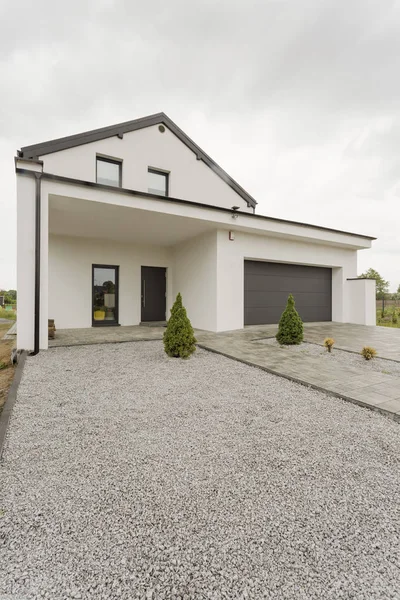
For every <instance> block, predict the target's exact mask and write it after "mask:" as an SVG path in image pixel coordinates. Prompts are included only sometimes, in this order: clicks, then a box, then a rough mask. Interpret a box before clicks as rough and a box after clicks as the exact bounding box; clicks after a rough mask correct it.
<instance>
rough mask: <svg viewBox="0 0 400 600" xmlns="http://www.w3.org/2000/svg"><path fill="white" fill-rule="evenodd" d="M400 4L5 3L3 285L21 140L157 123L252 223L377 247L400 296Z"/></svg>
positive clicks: (269, 0)
mask: <svg viewBox="0 0 400 600" xmlns="http://www.w3.org/2000/svg"><path fill="white" fill-rule="evenodd" d="M399 75H400V1H392V0H346V1H344V0H342V1H339V0H257V1H255V0H202V1H201V2H199V1H196V2H194V1H191V0H168V2H166V1H165V0H162V1H161V0H152V1H151V2H138V1H137V0H125V1H124V0H93V1H92V0H90V1H87V0H69V1H68V3H59V2H55V1H54V0H35V2H32V1H31V0H19V1H18V2H5V1H3V2H0V85H1V88H0V173H1V181H2V185H1V192H0V240H1V250H0V287H1V286H4V287H6V288H10V287H15V285H16V274H15V255H16V209H15V174H14V162H13V158H14V156H15V151H16V149H17V148H20V147H21V146H24V145H27V144H33V143H37V142H42V141H46V140H48V139H52V138H56V137H61V136H65V135H70V134H74V133H79V132H81V131H85V130H88V129H92V128H97V127H103V126H106V125H112V124H114V123H118V122H121V121H126V120H130V119H135V118H137V117H141V116H144V115H147V114H152V113H155V112H159V111H164V112H165V113H167V114H168V116H169V117H171V118H172V120H173V121H175V122H176V123H177V125H179V126H180V127H181V128H182V129H183V130H184V131H185V132H186V133H187V134H188V135H189V136H190V137H191V138H193V139H194V140H195V141H196V142H197V143H198V144H199V145H200V146H201V147H202V148H203V149H204V150H205V151H206V152H207V153H208V154H209V155H210V156H212V158H214V160H216V161H217V162H218V163H219V164H220V165H221V166H222V167H223V168H224V169H225V170H226V171H227V172H228V173H229V174H230V175H231V176H232V177H234V179H236V180H237V181H238V182H239V183H240V184H241V185H242V186H243V187H244V188H245V189H246V190H247V191H248V192H249V193H250V194H251V195H252V196H254V198H255V199H256V200H257V201H258V207H257V212H259V213H262V214H266V215H270V216H274V217H283V218H285V219H293V220H299V221H306V222H309V223H316V224H319V225H325V226H328V227H334V228H339V229H345V230H349V231H354V232H357V233H364V234H367V235H372V236H376V237H378V240H377V241H376V242H374V244H373V249H372V250H364V251H362V252H360V253H359V274H360V273H361V272H362V271H363V270H365V269H366V268H368V267H370V266H371V267H373V268H375V269H377V270H378V271H379V272H380V273H381V275H382V276H383V277H385V279H388V280H389V281H390V283H391V286H390V288H391V291H395V290H396V289H397V287H398V285H399V284H400V235H399V225H400V76H399Z"/></svg>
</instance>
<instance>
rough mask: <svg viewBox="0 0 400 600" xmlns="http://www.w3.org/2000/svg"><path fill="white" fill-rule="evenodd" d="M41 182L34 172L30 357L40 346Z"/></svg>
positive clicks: (36, 352) (39, 176) (40, 174)
mask: <svg viewBox="0 0 400 600" xmlns="http://www.w3.org/2000/svg"><path fill="white" fill-rule="evenodd" d="M41 181H42V173H36V172H35V319H34V348H33V352H31V356H36V354H38V353H39V345H40V242H41V234H40V221H41V213H42V211H41Z"/></svg>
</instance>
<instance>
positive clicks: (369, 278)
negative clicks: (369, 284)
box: [347, 238, 390, 294]
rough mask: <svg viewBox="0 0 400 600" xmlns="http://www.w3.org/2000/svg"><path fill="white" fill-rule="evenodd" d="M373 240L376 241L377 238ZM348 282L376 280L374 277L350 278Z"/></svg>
mask: <svg viewBox="0 0 400 600" xmlns="http://www.w3.org/2000/svg"><path fill="white" fill-rule="evenodd" d="M373 239H375V240H376V238H373ZM347 281H376V279H375V278H374V277H348V278H347ZM389 294H390V292H389Z"/></svg>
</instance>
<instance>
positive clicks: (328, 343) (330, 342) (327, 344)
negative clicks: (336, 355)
mask: <svg viewBox="0 0 400 600" xmlns="http://www.w3.org/2000/svg"><path fill="white" fill-rule="evenodd" d="M334 343H335V340H334V339H333V338H330V337H327V338H325V339H324V346H325V348H326V349H327V350H328V352H332V348H333V345H334Z"/></svg>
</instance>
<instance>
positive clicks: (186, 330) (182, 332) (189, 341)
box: [164, 294, 197, 358]
mask: <svg viewBox="0 0 400 600" xmlns="http://www.w3.org/2000/svg"><path fill="white" fill-rule="evenodd" d="M196 341H197V340H196V338H195V337H194V331H193V327H192V324H191V322H190V320H189V317H188V316H187V314H186V308H185V307H184V306H183V305H182V296H181V295H180V294H178V295H177V297H176V300H175V302H174V305H173V307H172V308H171V316H170V318H169V321H168V324H167V329H166V330H165V332H164V349H165V352H166V353H167V354H168V356H173V357H175V358H178V357H180V358H189V356H190V355H191V354H193V352H194V351H195V350H196V346H195V344H196Z"/></svg>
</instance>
